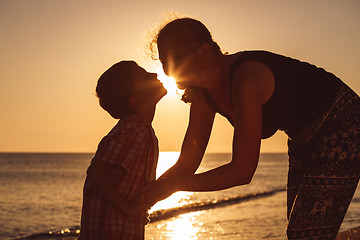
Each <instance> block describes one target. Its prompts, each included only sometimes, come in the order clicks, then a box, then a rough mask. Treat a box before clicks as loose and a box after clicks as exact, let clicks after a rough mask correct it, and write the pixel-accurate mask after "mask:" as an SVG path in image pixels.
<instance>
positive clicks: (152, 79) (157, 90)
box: [131, 66, 167, 103]
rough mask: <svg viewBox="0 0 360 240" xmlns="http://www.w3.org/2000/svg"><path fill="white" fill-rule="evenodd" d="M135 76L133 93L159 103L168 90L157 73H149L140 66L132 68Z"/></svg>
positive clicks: (143, 98)
mask: <svg viewBox="0 0 360 240" xmlns="http://www.w3.org/2000/svg"><path fill="white" fill-rule="evenodd" d="M131 71H132V72H131V73H132V76H133V77H134V89H133V95H134V96H137V97H139V98H141V99H142V100H145V101H152V102H154V103H157V102H158V101H159V100H160V99H161V98H162V97H163V96H165V95H166V93H167V91H166V89H165V88H164V86H163V84H162V83H161V82H160V80H159V79H157V74H156V73H149V72H147V71H146V70H145V69H143V68H142V67H140V66H136V67H135V68H133V69H131Z"/></svg>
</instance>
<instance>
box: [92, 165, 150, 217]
mask: <svg viewBox="0 0 360 240" xmlns="http://www.w3.org/2000/svg"><path fill="white" fill-rule="evenodd" d="M115 171H116V172H119V171H121V174H120V176H121V177H124V175H125V174H126V171H125V169H123V168H121V167H120V166H116V165H115V164H111V163H108V162H106V161H102V160H99V159H95V160H94V161H92V163H91V165H90V167H89V168H88V170H87V175H88V177H89V178H91V179H92V180H93V181H94V183H95V184H96V185H97V186H98V188H100V189H101V191H102V192H103V194H104V195H105V197H106V198H107V199H108V201H109V202H110V203H111V204H112V205H113V206H114V207H115V208H116V209H118V210H119V211H121V212H122V213H123V214H125V215H134V214H136V213H138V212H140V211H142V210H143V211H146V210H147V209H148V206H145V204H143V205H142V204H135V203H129V202H127V201H126V200H125V199H124V198H123V196H122V195H121V194H120V193H119V192H118V191H117V190H116V188H115V185H114V180H115ZM118 175H119V174H118ZM117 177H118V176H117Z"/></svg>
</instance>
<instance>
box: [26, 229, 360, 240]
mask: <svg viewBox="0 0 360 240" xmlns="http://www.w3.org/2000/svg"><path fill="white" fill-rule="evenodd" d="M22 239H24V240H25V239H29V240H30V239H34V240H35V239H37V240H39V236H37V237H36V238H33V237H27V238H22ZM53 239H62V240H77V234H74V233H73V234H72V235H67V234H66V233H65V234H64V235H58V236H57V237H55V238H54V237H50V236H47V237H46V236H42V237H41V240H53ZM336 240H360V226H359V227H356V228H352V229H349V230H346V231H343V232H340V233H339V234H338V236H337V237H336Z"/></svg>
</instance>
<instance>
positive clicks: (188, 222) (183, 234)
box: [157, 212, 203, 240]
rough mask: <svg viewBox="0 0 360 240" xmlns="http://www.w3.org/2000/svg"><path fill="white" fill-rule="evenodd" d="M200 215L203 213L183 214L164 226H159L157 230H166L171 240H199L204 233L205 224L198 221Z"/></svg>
mask: <svg viewBox="0 0 360 240" xmlns="http://www.w3.org/2000/svg"><path fill="white" fill-rule="evenodd" d="M200 213H201V212H191V213H186V214H182V215H180V216H179V217H178V218H176V219H175V220H173V221H169V222H167V223H166V224H162V225H160V224H159V225H158V226H157V228H158V229H161V228H165V229H166V232H167V233H168V234H167V236H168V237H170V239H179V240H180V239H194V240H195V239H198V237H199V235H201V232H202V231H203V229H202V225H203V223H202V222H198V221H197V220H196V217H197V215H199V214H200ZM165 229H164V230H165Z"/></svg>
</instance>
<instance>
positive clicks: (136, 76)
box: [79, 61, 167, 240]
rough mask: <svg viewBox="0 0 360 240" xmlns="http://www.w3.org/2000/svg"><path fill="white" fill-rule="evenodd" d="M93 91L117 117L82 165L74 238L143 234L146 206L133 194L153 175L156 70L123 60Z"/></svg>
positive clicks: (160, 92)
mask: <svg viewBox="0 0 360 240" xmlns="http://www.w3.org/2000/svg"><path fill="white" fill-rule="evenodd" d="M96 93H97V96H98V98H99V102H100V106H101V107H102V108H103V109H105V110H106V111H107V112H108V113H109V114H110V115H111V116H112V117H113V118H115V119H120V121H119V122H118V123H117V124H116V125H115V127H114V128H113V129H112V130H111V131H110V132H109V133H108V135H107V136H105V137H104V138H103V139H102V140H101V142H100V144H99V146H98V149H97V151H96V154H95V156H94V158H93V159H92V161H91V164H90V166H89V168H88V170H87V178H86V181H85V184H84V192H83V208H82V216H81V229H80V236H79V239H81V240H83V239H84V240H85V239H86V240H92V239H94V240H95V239H96V240H111V239H126V240H132V239H134V240H138V239H143V238H144V229H145V225H146V223H147V213H146V210H147V206H146V205H145V204H144V203H139V202H134V201H132V199H133V198H134V197H135V194H136V193H137V192H138V191H139V190H140V189H141V188H142V187H143V186H145V185H146V184H147V183H148V182H150V181H153V180H155V170H156V165H157V159H158V154H159V149H158V142H157V138H156V136H155V133H154V130H153V128H152V126H151V122H152V120H153V118H154V114H155V107H156V104H157V102H158V101H159V100H160V99H161V98H162V97H163V96H165V95H166V93H167V91H166V90H165V88H164V87H163V85H162V84H161V83H160V81H159V80H158V79H157V74H155V73H148V72H146V71H145V70H144V69H143V68H141V67H139V66H138V65H137V64H136V63H135V62H133V61H122V62H119V63H117V64H115V65H113V66H112V67H111V68H109V69H108V70H107V71H105V72H104V73H103V74H102V75H101V77H100V78H99V80H98V83H97V87H96Z"/></svg>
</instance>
